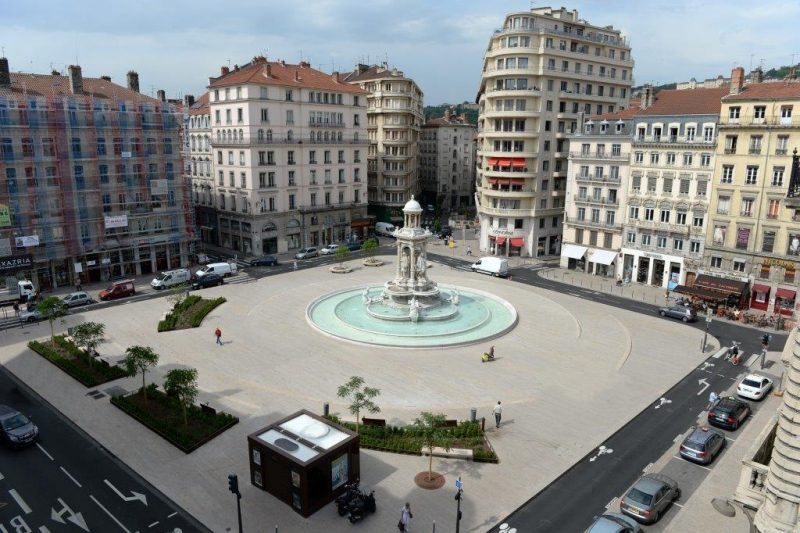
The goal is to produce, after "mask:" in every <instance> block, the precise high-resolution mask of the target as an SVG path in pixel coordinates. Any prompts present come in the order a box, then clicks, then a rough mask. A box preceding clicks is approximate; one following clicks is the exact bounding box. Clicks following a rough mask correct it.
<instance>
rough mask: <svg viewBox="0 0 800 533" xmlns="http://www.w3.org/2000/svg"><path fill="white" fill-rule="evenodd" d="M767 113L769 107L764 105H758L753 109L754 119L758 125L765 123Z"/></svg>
mask: <svg viewBox="0 0 800 533" xmlns="http://www.w3.org/2000/svg"><path fill="white" fill-rule="evenodd" d="M766 113H767V107H766V106H763V105H757V106H755V107H754V108H753V118H754V119H755V122H756V123H759V124H760V123H761V122H764V117H765V116H766Z"/></svg>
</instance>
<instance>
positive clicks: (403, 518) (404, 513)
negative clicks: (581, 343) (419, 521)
mask: <svg viewBox="0 0 800 533" xmlns="http://www.w3.org/2000/svg"><path fill="white" fill-rule="evenodd" d="M412 518H414V515H413V514H411V504H410V503H408V502H406V504H405V505H404V506H403V507H402V508H401V509H400V522H398V523H397V529H399V530H400V531H411V519H412Z"/></svg>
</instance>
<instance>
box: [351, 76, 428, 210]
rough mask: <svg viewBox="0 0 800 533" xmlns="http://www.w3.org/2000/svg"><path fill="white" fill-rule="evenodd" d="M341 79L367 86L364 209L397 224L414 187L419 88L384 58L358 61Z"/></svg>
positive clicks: (421, 117) (419, 122) (417, 187)
mask: <svg viewBox="0 0 800 533" xmlns="http://www.w3.org/2000/svg"><path fill="white" fill-rule="evenodd" d="M345 79H346V81H347V82H348V83H351V84H353V85H355V86H357V87H361V88H362V89H364V90H365V91H367V92H368V95H367V102H368V105H367V129H368V135H369V150H368V154H367V157H368V169H367V172H368V180H369V181H368V199H369V212H370V214H371V215H374V216H376V217H377V219H378V220H379V221H382V222H392V223H396V224H397V225H402V222H403V212H402V209H403V206H404V205H405V204H406V202H407V201H408V200H410V199H411V196H412V195H414V194H418V193H419V190H420V184H419V175H418V171H419V160H418V150H419V146H418V145H419V134H420V128H421V127H422V122H423V120H424V115H423V112H422V97H423V94H422V91H421V90H420V88H419V87H418V86H417V84H416V83H415V82H414V80H412V79H411V78H409V77H407V76H405V75H404V74H403V72H402V71H399V70H397V69H396V68H393V69H390V68H389V67H388V65H387V64H386V63H383V64H382V65H372V66H368V65H362V64H359V65H358V66H357V67H356V69H355V70H354V71H353V72H351V73H350V74H348V75H347V76H346V78H345Z"/></svg>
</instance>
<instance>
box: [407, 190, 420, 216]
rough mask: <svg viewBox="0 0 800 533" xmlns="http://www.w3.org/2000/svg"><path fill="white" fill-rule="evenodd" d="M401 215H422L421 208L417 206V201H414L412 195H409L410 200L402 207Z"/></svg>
mask: <svg viewBox="0 0 800 533" xmlns="http://www.w3.org/2000/svg"><path fill="white" fill-rule="evenodd" d="M403 213H422V206H421V205H419V202H418V201H416V200H414V195H413V194H412V195H411V200H409V201H408V202H406V205H405V206H403Z"/></svg>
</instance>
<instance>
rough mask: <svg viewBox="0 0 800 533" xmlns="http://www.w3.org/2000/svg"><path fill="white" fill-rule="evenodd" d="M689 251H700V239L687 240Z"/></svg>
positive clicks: (697, 252) (696, 252)
mask: <svg viewBox="0 0 800 533" xmlns="http://www.w3.org/2000/svg"><path fill="white" fill-rule="evenodd" d="M689 251H690V252H692V253H693V254H699V253H700V241H689Z"/></svg>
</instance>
